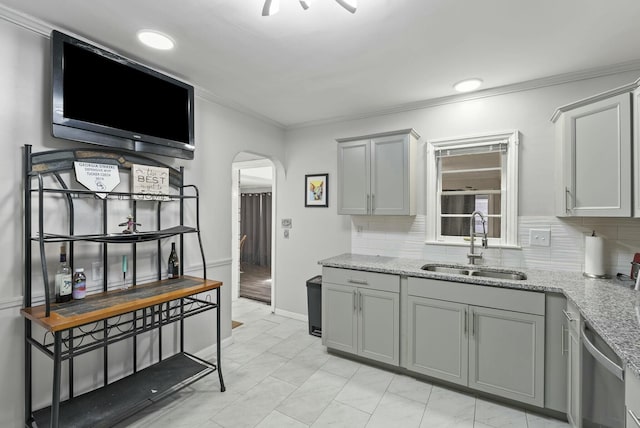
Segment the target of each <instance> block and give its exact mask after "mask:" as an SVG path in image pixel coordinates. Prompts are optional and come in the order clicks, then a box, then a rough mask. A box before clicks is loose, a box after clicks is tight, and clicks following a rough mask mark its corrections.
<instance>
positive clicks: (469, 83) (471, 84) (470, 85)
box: [453, 78, 482, 92]
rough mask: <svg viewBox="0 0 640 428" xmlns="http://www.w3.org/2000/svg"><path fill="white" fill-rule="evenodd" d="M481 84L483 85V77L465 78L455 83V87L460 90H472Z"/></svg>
mask: <svg viewBox="0 0 640 428" xmlns="http://www.w3.org/2000/svg"><path fill="white" fill-rule="evenodd" d="M480 85H482V79H477V78H473V79H465V80H463V81H461V82H458V83H456V84H455V85H453V89H455V90H456V91H458V92H470V91H475V90H476V89H478V88H479V87H480Z"/></svg>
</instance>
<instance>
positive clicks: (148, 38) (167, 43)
mask: <svg viewBox="0 0 640 428" xmlns="http://www.w3.org/2000/svg"><path fill="white" fill-rule="evenodd" d="M138 40H140V41H141V42H142V43H143V44H145V45H147V46H149V47H150V48H154V49H160V50H162V51H168V50H169V49H173V47H174V46H175V43H173V40H171V38H170V37H169V36H167V35H165V34H162V33H159V32H158V31H153V30H140V31H138Z"/></svg>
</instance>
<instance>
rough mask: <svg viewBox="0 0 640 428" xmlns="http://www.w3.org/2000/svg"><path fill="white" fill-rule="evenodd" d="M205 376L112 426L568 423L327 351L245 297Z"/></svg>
mask: <svg viewBox="0 0 640 428" xmlns="http://www.w3.org/2000/svg"><path fill="white" fill-rule="evenodd" d="M233 319H234V320H238V321H241V322H244V323H245V324H244V325H243V326H241V327H238V328H236V329H234V330H233V339H234V340H233V342H232V343H231V344H229V345H228V346H226V347H225V348H224V349H223V352H222V368H223V374H224V380H225V384H226V386H227V391H226V392H224V393H222V392H220V385H219V383H218V376H217V374H216V373H213V374H211V375H209V376H207V377H205V378H203V379H201V380H199V381H198V382H195V383H194V384H192V385H190V386H188V387H186V388H184V389H182V390H181V391H178V392H177V393H175V394H173V395H171V396H170V397H167V398H166V399H164V400H162V401H161V402H159V403H157V404H155V405H153V406H151V407H149V408H148V409H145V410H144V411H142V412H140V413H138V414H137V415H135V416H134V417H131V418H129V419H128V420H126V421H124V422H122V423H121V424H119V425H117V426H118V428H125V427H128V428H130V427H136V428H272V427H273V428H305V427H309V426H313V427H323V428H324V427H347V428H358V427H364V426H368V427H370V428H371V427H389V428H409V427H418V426H419V427H420V428H449V427H450V428H502V427H509V428H510V427H515V428H518V427H523V428H568V424H567V423H566V422H564V421H559V420H555V419H551V418H547V417H544V416H540V415H536V414H532V413H526V412H524V411H521V410H518V409H515V408H511V407H507V406H504V405H502V404H497V403H494V402H492V401H490V400H486V399H482V400H480V399H478V400H476V399H475V398H474V397H473V396H470V395H466V394H462V393H459V392H457V391H455V390H449V389H447V388H443V387H440V386H432V385H431V384H429V383H428V382H422V381H419V380H416V379H414V378H411V377H408V376H404V375H400V374H394V373H391V372H389V371H386V370H381V369H378V368H374V367H372V366H369V365H367V364H361V363H358V362H355V361H352V360H349V359H346V358H342V357H339V356H337V355H332V354H329V353H327V350H326V348H325V347H324V346H322V343H321V339H320V338H317V337H315V336H311V335H309V334H308V331H307V329H308V327H307V323H304V322H301V321H298V320H293V319H290V318H286V317H283V316H279V315H274V314H272V313H271V310H270V307H269V306H267V305H264V304H262V303H256V302H252V301H250V300H247V299H238V300H237V301H234V302H233Z"/></svg>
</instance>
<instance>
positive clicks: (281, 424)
mask: <svg viewBox="0 0 640 428" xmlns="http://www.w3.org/2000/svg"><path fill="white" fill-rule="evenodd" d="M308 426H309V425H306V424H303V423H302V422H300V421H296V420H295V419H293V418H290V417H289V416H287V415H283V414H282V413H280V412H278V411H277V410H274V411H273V412H271V413H269V415H268V416H267V417H266V418H264V419H263V420H262V422H260V423H259V424H258V425H256V428H307V427H308Z"/></svg>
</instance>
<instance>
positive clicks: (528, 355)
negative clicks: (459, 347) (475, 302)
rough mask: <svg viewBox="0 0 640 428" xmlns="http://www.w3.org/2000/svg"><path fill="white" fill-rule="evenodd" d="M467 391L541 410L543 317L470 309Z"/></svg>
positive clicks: (542, 403)
mask: <svg viewBox="0 0 640 428" xmlns="http://www.w3.org/2000/svg"><path fill="white" fill-rule="evenodd" d="M469 318H470V324H471V326H470V330H471V336H470V338H469V387H471V388H474V389H477V390H480V391H485V392H489V393H492V394H495V395H499V396H501V397H506V398H510V399H513V400H517V401H520V402H523V403H528V404H533V405H535V406H539V407H542V406H543V405H544V401H543V398H544V397H543V395H544V316H542V315H531V314H524V313H519V312H511V311H504V310H499V309H489V308H482V307H478V306H470V316H469Z"/></svg>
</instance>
